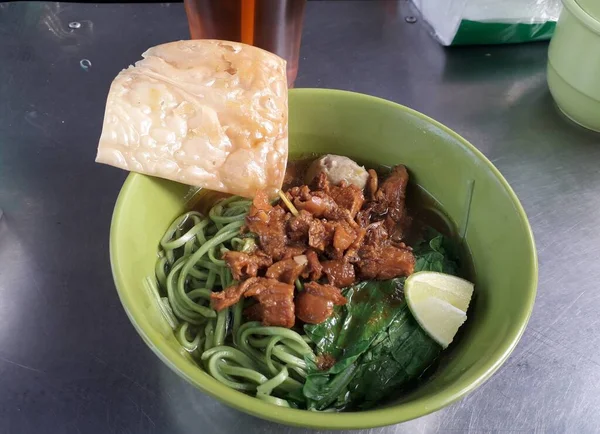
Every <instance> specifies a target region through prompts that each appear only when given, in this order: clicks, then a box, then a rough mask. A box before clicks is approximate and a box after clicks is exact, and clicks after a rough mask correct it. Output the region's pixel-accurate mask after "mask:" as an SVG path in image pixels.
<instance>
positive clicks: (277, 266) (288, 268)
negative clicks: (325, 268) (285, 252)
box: [266, 255, 308, 285]
mask: <svg viewBox="0 0 600 434" xmlns="http://www.w3.org/2000/svg"><path fill="white" fill-rule="evenodd" d="M307 265H308V259H307V258H306V256H304V255H302V256H296V257H295V258H291V259H284V260H283V261H279V262H275V263H274V264H273V265H271V266H270V267H269V269H268V270H267V274H266V277H268V278H269V279H275V280H279V281H280V282H283V283H288V284H290V285H291V284H293V283H294V281H295V280H296V279H297V278H298V277H300V274H302V272H303V271H304V269H305V268H306V267H307Z"/></svg>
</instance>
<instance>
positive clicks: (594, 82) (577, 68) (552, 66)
mask: <svg viewBox="0 0 600 434" xmlns="http://www.w3.org/2000/svg"><path fill="white" fill-rule="evenodd" d="M563 4H564V8H563V10H562V12H561V14H560V18H559V20H558V23H557V24H556V30H555V32H554V36H553V37H552V41H551V42H550V48H549V49H548V87H549V88H550V92H551V93H552V96H553V97H554V100H555V101H556V104H557V105H558V107H559V108H560V110H561V111H562V112H563V113H564V114H565V115H566V116H567V117H569V118H570V119H571V120H573V121H575V122H576V123H578V124H580V125H582V126H584V127H586V128H589V129H591V130H594V131H600V61H599V60H598V59H600V0H563Z"/></svg>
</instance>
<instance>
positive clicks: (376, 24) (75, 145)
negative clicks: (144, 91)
mask: <svg viewBox="0 0 600 434" xmlns="http://www.w3.org/2000/svg"><path fill="white" fill-rule="evenodd" d="M306 13H307V16H306V20H305V27H304V35H303V41H302V49H301V59H300V72H299V75H298V79H297V82H296V85H297V87H330V88H341V89H347V90H353V91H358V92H363V93H367V94H372V95H375V96H380V97H383V98H387V99H390V100H392V101H396V102H399V103H401V104H405V105H407V106H410V107H412V108H414V109H416V110H419V111H421V112H423V113H425V114H427V115H429V116H431V117H433V118H435V119H437V120H439V121H441V122H442V123H444V124H446V125H448V126H449V127H450V128H452V129H454V130H456V131H457V132H458V133H460V134H462V135H463V136H464V137H465V138H467V139H468V140H469V141H471V142H472V143H473V144H474V145H475V146H477V147H478V148H479V149H480V150H481V151H482V152H483V153H485V154H486V155H487V156H488V158H490V160H492V162H493V163H494V164H495V165H496V166H497V167H498V168H499V169H500V171H501V172H502V173H503V174H504V175H505V176H506V178H507V179H508V181H509V182H510V183H511V185H512V186H513V188H514V189H515V191H516V193H517V194H518V195H519V197H520V199H521V201H522V203H523V205H524V207H525V209H526V211H527V212H528V215H529V218H530V220H531V224H532V226H533V230H534V233H535V236H536V241H537V246H538V250H539V259H540V283H539V289H538V298H537V303H536V307H535V309H534V312H533V316H532V318H531V321H530V323H529V327H528V329H527V331H526V332H525V335H524V337H523V339H522V341H521V343H520V344H519V346H518V347H517V349H516V350H515V352H514V353H513V355H512V356H511V357H510V359H509V360H508V362H507V363H506V364H505V365H504V366H503V367H502V368H501V369H500V370H499V371H498V373H497V374H495V375H494V376H493V377H492V378H491V379H490V380H489V381H488V382H486V383H485V384H484V385H483V386H482V387H480V388H479V389H478V390H477V391H475V392H474V393H473V394H471V395H470V396H468V397H467V398H466V399H464V400H462V401H460V402H458V403H456V404H454V405H452V406H450V407H448V408H446V409H444V410H442V411H439V412H436V413H434V414H431V415H429V416H426V417H423V418H421V419H418V420H414V421H411V422H408V423H405V424H402V425H397V426H392V427H387V428H380V429H373V430H370V431H369V433H373V434H374V433H381V434H383V433H386V434H387V433H404V432H406V433H419V432H422V433H430V432H478V433H479V432H509V431H510V432H524V433H525V432H527V433H528V432H573V433H586V432H598V431H599V430H600V413H598V412H597V411H596V410H597V409H598V408H599V407H600V352H599V351H598V347H599V346H600V337H599V335H598V333H596V328H597V327H596V326H597V325H598V318H599V315H598V312H600V297H599V296H597V295H596V290H597V289H596V286H595V283H596V282H597V280H596V279H597V278H599V279H600V263H599V262H598V260H597V257H598V254H599V252H600V250H599V249H600V248H599V247H598V246H600V235H599V234H598V233H597V231H596V228H597V227H599V226H600V211H598V210H599V209H600V194H598V192H599V191H600V171H599V170H598V164H599V163H598V162H599V161H600V135H598V134H594V133H591V132H588V131H586V130H584V129H582V128H580V127H578V126H576V125H574V124H572V123H570V122H569V121H567V120H566V119H565V118H564V117H563V116H561V115H560V114H559V113H558V111H557V110H556V108H555V106H554V104H553V101H552V99H551V97H550V94H549V92H548V89H547V85H546V80H545V66H546V53H547V44H544V43H539V44H528V45H520V46H498V47H474V48H451V49H444V48H442V47H440V46H439V45H438V44H437V43H436V42H435V41H434V40H433V39H432V38H431V37H430V35H429V34H428V31H427V28H426V27H425V26H424V25H422V23H421V22H420V20H418V19H417V21H416V22H412V21H414V20H412V19H410V18H409V19H406V18H407V17H409V16H414V15H415V11H414V10H413V9H412V7H411V6H410V4H409V3H408V2H406V1H399V2H397V3H396V2H391V1H382V2H373V1H331V2H310V3H309V4H308V6H307V11H306ZM70 23H79V25H77V24H71V25H70ZM187 32H188V30H187V22H186V19H185V14H184V10H183V6H182V5H181V4H168V3H165V4H126V5H125V4H73V3H37V2H36V3H23V2H15V3H2V4H0V65H1V67H0V208H2V209H3V211H4V215H3V217H2V219H1V220H0V378H1V379H2V380H1V381H2V387H1V388H0V432H3V433H21V434H27V433H36V432H40V430H42V431H44V429H45V428H48V429H50V427H52V428H51V431H52V432H53V433H57V434H58V433H78V432H82V433H110V432H114V433H162V432H171V433H188V432H189V433H192V432H198V431H199V430H200V431H202V432H210V433H230V432H238V431H244V432H261V433H276V432H277V433H281V432H286V433H290V434H300V433H305V432H308V431H307V430H302V429H297V428H288V427H283V426H280V425H276V424H273V423H270V422H265V421H261V420H258V419H255V418H253V417H251V416H247V415H245V414H242V413H239V412H237V411H235V410H232V409H229V408H228V407H226V406H224V405H222V404H221V403H219V402H217V401H215V400H213V399H211V398H209V397H208V396H205V395H203V394H202V393H201V392H199V391H197V390H196V389H194V388H193V387H192V386H190V385H189V384H187V383H186V382H185V381H184V380H182V379H180V378H179V377H178V376H177V375H176V374H174V373H173V372H171V370H170V369H169V368H168V367H167V366H165V365H164V364H163V363H162V362H161V361H160V360H159V359H158V358H157V357H156V356H154V354H152V352H151V351H150V350H149V349H148V348H147V347H146V346H145V344H144V343H143V342H142V340H141V339H140V338H139V336H138V335H137V334H136V332H135V330H134V329H133V327H132V326H131V324H130V323H129V320H128V319H127V317H126V315H125V313H124V311H123V309H122V307H121V305H120V302H119V300H118V298H117V295H116V292H115V290H114V286H113V282H112V276H111V272H110V266H109V260H108V231H109V224H110V218H111V213H112V207H113V205H114V202H115V199H116V196H117V193H118V191H119V188H120V186H121V184H122V182H123V180H124V178H125V176H126V173H125V172H122V171H118V170H116V169H113V168H110V167H107V166H101V165H97V164H95V163H94V156H95V152H96V145H97V140H98V137H99V134H100V128H101V124H102V116H103V110H104V103H105V98H106V93H107V90H108V87H109V85H110V82H111V80H112V78H113V77H114V76H115V75H116V74H117V72H118V71H119V70H120V69H122V68H123V67H125V66H127V65H129V64H130V63H131V62H133V61H135V60H136V59H138V58H139V56H140V54H141V53H142V52H143V51H144V49H146V48H147V47H149V46H151V45H155V44H159V43H162V42H165V41H170V40H175V39H182V38H186V36H187ZM562 235H565V236H566V238H565V239H560V237H561V236H562ZM509 271H510V270H507V272H509ZM365 432H366V431H365Z"/></svg>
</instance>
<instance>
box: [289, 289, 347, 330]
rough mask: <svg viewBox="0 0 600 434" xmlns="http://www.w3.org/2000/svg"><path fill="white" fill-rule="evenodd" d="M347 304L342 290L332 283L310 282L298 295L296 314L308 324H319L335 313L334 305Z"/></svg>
mask: <svg viewBox="0 0 600 434" xmlns="http://www.w3.org/2000/svg"><path fill="white" fill-rule="evenodd" d="M343 304H346V298H345V297H344V296H343V295H342V293H341V292H340V290H339V289H338V288H336V287H335V286H331V285H320V284H318V283H316V282H309V283H306V284H305V285H304V291H302V292H300V293H298V295H297V296H296V315H297V316H298V319H300V320H302V321H304V322H305V323H308V324H319V323H321V322H323V321H325V320H326V319H327V318H329V316H330V315H331V314H332V313H333V306H334V305H336V306H340V305H343Z"/></svg>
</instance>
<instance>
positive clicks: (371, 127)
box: [110, 89, 537, 429]
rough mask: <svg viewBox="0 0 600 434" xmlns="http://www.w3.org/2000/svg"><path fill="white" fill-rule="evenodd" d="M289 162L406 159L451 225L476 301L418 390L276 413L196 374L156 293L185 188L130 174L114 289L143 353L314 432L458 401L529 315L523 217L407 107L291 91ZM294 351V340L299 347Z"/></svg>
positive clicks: (463, 149)
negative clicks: (356, 403) (363, 403)
mask: <svg viewBox="0 0 600 434" xmlns="http://www.w3.org/2000/svg"><path fill="white" fill-rule="evenodd" d="M289 117H290V119H289V134H290V136H289V145H290V148H289V150H290V159H291V160H294V159H301V158H302V157H305V156H306V155H322V154H337V155H343V156H347V157H350V158H352V159H353V160H355V161H357V162H359V163H360V164H364V165H365V166H366V167H370V168H380V167H390V166H394V165H396V164H404V165H406V167H407V168H408V170H409V172H410V175H411V183H412V184H413V186H414V187H416V188H417V189H418V190H419V191H421V192H422V194H424V195H426V197H427V198H428V199H427V201H428V203H429V204H430V205H432V206H433V207H434V208H436V209H438V210H440V214H441V215H443V218H444V219H445V220H447V221H449V222H450V223H451V226H453V227H455V228H456V232H457V237H458V238H459V241H460V242H461V244H462V247H463V249H464V251H465V255H466V256H468V257H469V258H470V259H469V262H470V267H469V268H470V272H469V276H468V277H469V278H470V280H472V281H473V283H474V284H475V288H476V289H475V294H474V296H473V299H472V301H471V303H470V306H469V310H468V312H467V313H468V317H469V319H468V321H467V322H466V323H465V325H464V326H462V328H461V330H460V333H459V334H458V335H457V337H456V339H455V341H454V342H453V343H452V345H451V346H450V347H449V348H448V350H446V351H445V352H444V353H442V356H441V357H440V358H439V360H438V361H437V363H436V364H435V369H433V370H431V371H432V372H430V373H429V374H428V375H427V376H426V377H425V378H423V379H422V381H420V382H419V384H418V385H417V386H416V387H413V388H411V389H410V390H407V391H406V392H405V393H402V394H400V395H398V396H395V397H393V398H391V399H388V400H385V401H383V402H382V403H381V404H379V405H377V406H375V407H374V408H371V409H368V410H363V411H345V412H310V413H307V410H302V409H295V408H287V407H274V406H273V402H269V400H262V399H257V398H256V397H254V396H250V395H248V394H247V393H243V391H239V390H234V389H233V388H231V387H228V386H227V385H226V384H224V383H223V382H222V381H218V380H217V379H215V378H213V376H211V375H209V373H207V372H206V371H205V370H203V369H202V368H201V367H200V366H199V363H198V360H195V359H194V358H193V357H191V356H190V352H189V351H188V350H186V348H184V347H183V346H182V345H181V343H180V341H181V340H180V339H179V340H178V339H177V337H176V334H175V332H174V330H173V326H174V324H173V323H172V321H170V320H169V318H171V317H172V312H170V311H169V309H168V308H167V307H166V305H165V303H164V301H163V300H161V297H160V295H159V294H158V293H157V292H156V284H155V282H156V278H155V270H156V268H155V267H156V263H157V257H158V256H157V255H158V254H159V250H160V249H159V245H160V242H161V238H162V237H163V234H164V233H165V230H166V229H167V228H168V227H169V225H170V224H171V223H172V222H173V221H174V220H175V219H176V218H177V216H179V215H181V214H182V213H183V212H184V211H185V210H186V206H189V187H188V186H185V185H182V184H178V183H175V182H171V181H166V180H161V179H157V178H153V177H149V176H145V175H140V174H134V173H132V174H131V175H129V177H128V178H127V180H126V182H125V184H124V186H123V188H122V190H121V193H120V195H119V198H118V200H117V203H116V206H115V211H114V214H113V220H112V225H111V233H110V258H111V265H112V270H113V275H114V280H115V284H116V287H117V292H118V294H119V297H120V299H121V301H122V304H123V306H124V308H125V311H126V312H127V314H128V316H129V318H130V320H131V322H132V323H133V325H134V326H135V328H136V329H137V331H138V332H139V334H140V335H141V336H142V338H143V339H144V341H145V342H146V343H147V344H148V346H149V347H150V348H151V349H152V350H153V351H154V352H155V353H156V354H157V355H158V357H159V358H160V359H161V360H162V361H163V362H165V363H166V364H167V365H168V366H169V367H170V368H171V369H173V370H174V371H175V372H176V373H177V374H178V375H180V376H181V377H183V378H185V379H186V380H187V381H189V382H190V383H192V384H193V385H194V386H196V387H197V388H198V389H200V390H201V391H203V392H204V393H206V394H208V395H210V396H212V397H214V398H216V399H218V400H220V401H222V402H224V403H226V404H228V405H230V406H232V407H234V408H237V409H239V410H242V411H244V412H247V413H249V414H252V415H254V416H257V417H260V418H264V419H268V420H272V421H276V422H280V423H284V424H289V425H295V426H304V427H310V428H318V429H358V428H372V427H376V426H382V425H390V424H395V423H399V422H403V421H407V420H410V419H413V418H416V417H419V416H423V415H425V414H428V413H431V412H433V411H435V410H438V409H440V408H442V407H444V406H447V405H449V404H450V403H452V402H454V401H456V400H459V399H461V398H462V397H464V396H466V395H467V394H468V393H470V392H472V391H473V390H474V389H476V388H477V387H478V386H480V385H481V384H482V383H483V382H484V381H486V380H487V379H488V378H489V377H490V376H491V375H492V374H493V373H494V372H495V371H496V370H497V369H498V368H499V367H500V365H501V364H502V363H503V362H504V361H505V360H506V359H507V358H508V357H509V355H510V353H511V352H512V350H513V349H514V348H515V346H516V345H517V342H518V341H519V339H520V337H521V335H522V334H523V331H524V330H525V327H526V325H527V321H528V319H529V316H530V314H531V310H532V308H533V303H534V299H535V293H536V285H537V257H536V251H535V246H534V240H533V235H532V232H531V229H530V227H529V223H528V221H527V217H526V215H525V212H524V210H523V208H522V206H521V204H520V203H519V201H518V199H517V197H516V196H515V194H514V192H513V191H512V189H511V188H510V186H509V185H508V183H507V182H506V180H505V179H504V178H503V177H502V175H501V174H500V173H499V172H498V170H497V169H496V168H495V167H494V166H493V165H492V164H491V163H490V162H489V161H488V160H487V159H486V158H485V157H484V156H483V155H482V154H481V153H480V152H479V151H477V149H476V148H475V147H473V146H472V145H471V144H469V143H468V142H467V141H466V140H464V139H463V138H462V137H460V136H459V135H458V134H456V133H454V132H453V131H451V130H449V129H448V128H446V127H445V126H443V125H441V124H439V123H437V122H436V121H434V120H432V119H430V118H428V117H426V116H424V115H422V114H420V113H418V112H416V111H414V110H411V109H409V108H406V107H403V106H401V105H398V104H394V103H392V102H389V101H385V100H382V99H378V98H374V97H370V96H366V95H361V94H356V93H350V92H344V91H334V90H317V89H296V90H292V91H290V96H289ZM298 345H301V343H299V344H298Z"/></svg>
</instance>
